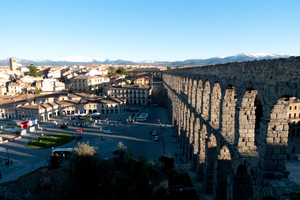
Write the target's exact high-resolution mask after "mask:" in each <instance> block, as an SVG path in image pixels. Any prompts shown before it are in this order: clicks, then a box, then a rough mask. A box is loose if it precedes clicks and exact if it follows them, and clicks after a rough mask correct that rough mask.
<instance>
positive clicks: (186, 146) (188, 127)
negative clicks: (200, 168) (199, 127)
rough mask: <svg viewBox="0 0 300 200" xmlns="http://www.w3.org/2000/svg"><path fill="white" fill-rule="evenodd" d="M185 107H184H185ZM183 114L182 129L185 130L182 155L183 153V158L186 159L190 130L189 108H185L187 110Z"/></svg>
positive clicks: (187, 156) (187, 157) (187, 158)
mask: <svg viewBox="0 0 300 200" xmlns="http://www.w3.org/2000/svg"><path fill="white" fill-rule="evenodd" d="M185 109H186V108H185ZM184 115H185V126H184V130H185V133H184V134H185V137H184V140H185V143H184V146H185V151H184V155H185V159H186V161H188V160H189V133H190V132H189V131H190V122H189V121H190V109H187V112H185V113H184Z"/></svg>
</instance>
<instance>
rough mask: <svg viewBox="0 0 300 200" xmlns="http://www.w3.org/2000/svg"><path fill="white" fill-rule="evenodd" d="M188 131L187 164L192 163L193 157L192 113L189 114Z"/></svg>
mask: <svg viewBox="0 0 300 200" xmlns="http://www.w3.org/2000/svg"><path fill="white" fill-rule="evenodd" d="M189 126H190V130H189V136H188V138H189V152H188V159H189V162H192V160H193V155H194V145H193V144H194V137H195V136H194V134H195V132H194V113H193V112H191V114H190V124H189Z"/></svg>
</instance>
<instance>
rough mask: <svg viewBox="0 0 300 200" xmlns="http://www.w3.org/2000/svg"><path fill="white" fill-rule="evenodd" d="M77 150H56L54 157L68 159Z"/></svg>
mask: <svg viewBox="0 0 300 200" xmlns="http://www.w3.org/2000/svg"><path fill="white" fill-rule="evenodd" d="M73 151H76V148H55V149H53V150H52V153H53V155H55V156H58V157H61V158H65V159H67V158H68V156H70V155H71V153H72V152H73Z"/></svg>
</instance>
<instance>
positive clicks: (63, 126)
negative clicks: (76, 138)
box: [60, 124, 69, 128]
mask: <svg viewBox="0 0 300 200" xmlns="http://www.w3.org/2000/svg"><path fill="white" fill-rule="evenodd" d="M60 128H69V124H61V125H60Z"/></svg>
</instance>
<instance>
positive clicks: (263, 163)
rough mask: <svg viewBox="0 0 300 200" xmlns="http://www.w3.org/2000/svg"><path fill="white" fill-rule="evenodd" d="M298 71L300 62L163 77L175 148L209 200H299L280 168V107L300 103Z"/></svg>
mask: <svg viewBox="0 0 300 200" xmlns="http://www.w3.org/2000/svg"><path fill="white" fill-rule="evenodd" d="M298 69H300V57H291V58H287V59H276V60H263V61H251V62H242V63H228V64H222V65H214V66H205V67H196V68H185V69H175V70H168V71H165V72H164V74H163V83H164V87H165V88H166V90H167V98H168V100H167V102H168V103H169V109H170V112H171V113H172V114H173V117H172V121H173V123H174V124H173V125H174V127H175V130H177V131H178V136H179V142H180V146H181V148H182V150H183V153H184V156H185V157H186V159H187V161H189V162H191V164H192V165H191V166H192V167H191V169H192V170H195V171H196V172H197V173H198V178H199V181H202V180H203V186H204V189H205V191H206V193H212V194H213V199H248V198H253V199H263V198H266V197H273V198H275V199H297V198H298V197H299V195H300V187H299V186H297V185H295V184H294V183H292V182H291V181H290V180H289V179H288V174H289V172H287V171H286V167H285V160H286V153H287V141H288V128H289V126H288V119H287V118H286V117H287V108H288V107H289V105H290V103H291V102H292V101H293V100H294V99H295V98H300V84H299V82H297V81H299V77H300V76H299V75H300V74H299V73H300V72H299V70H298ZM256 99H258V100H259V101H260V104H261V106H262V112H263V113H262V115H263V117H262V118H260V119H256V112H257V110H256V104H255V100H256ZM257 123H258V124H259V129H257V127H256V124H257ZM255 133H257V134H255Z"/></svg>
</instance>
